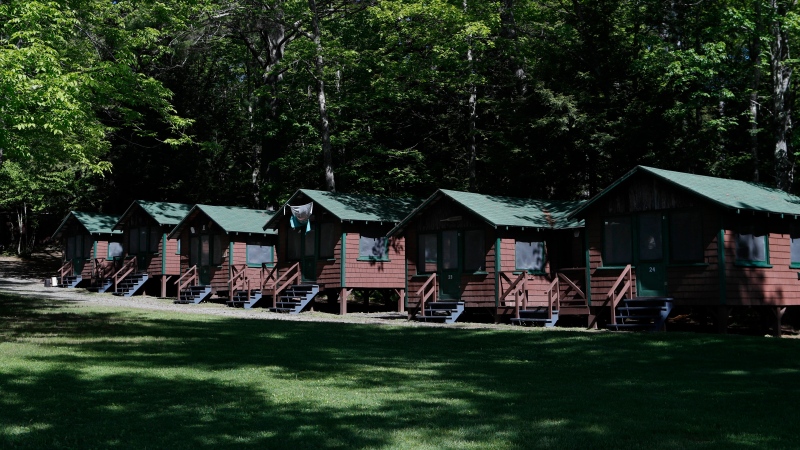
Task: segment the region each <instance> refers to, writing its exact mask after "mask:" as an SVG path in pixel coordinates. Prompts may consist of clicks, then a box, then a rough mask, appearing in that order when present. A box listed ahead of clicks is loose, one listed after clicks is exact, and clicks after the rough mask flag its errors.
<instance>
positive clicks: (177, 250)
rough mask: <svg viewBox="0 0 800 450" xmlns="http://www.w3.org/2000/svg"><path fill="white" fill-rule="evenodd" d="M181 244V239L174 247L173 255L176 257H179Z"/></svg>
mask: <svg viewBox="0 0 800 450" xmlns="http://www.w3.org/2000/svg"><path fill="white" fill-rule="evenodd" d="M181 242H183V239H181V238H178V242H177V245H176V247H175V254H176V255H180V254H181Z"/></svg>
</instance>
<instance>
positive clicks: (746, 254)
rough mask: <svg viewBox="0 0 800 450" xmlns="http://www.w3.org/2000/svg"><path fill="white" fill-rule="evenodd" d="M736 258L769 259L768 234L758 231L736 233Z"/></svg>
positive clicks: (742, 259)
mask: <svg viewBox="0 0 800 450" xmlns="http://www.w3.org/2000/svg"><path fill="white" fill-rule="evenodd" d="M736 259H737V260H738V261H761V262H765V261H766V260H767V246H766V236H765V235H763V234H761V235H760V236H759V235H758V234H756V233H752V232H750V233H746V234H743V233H740V234H737V235H736Z"/></svg>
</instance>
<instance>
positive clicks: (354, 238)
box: [325, 224, 406, 289]
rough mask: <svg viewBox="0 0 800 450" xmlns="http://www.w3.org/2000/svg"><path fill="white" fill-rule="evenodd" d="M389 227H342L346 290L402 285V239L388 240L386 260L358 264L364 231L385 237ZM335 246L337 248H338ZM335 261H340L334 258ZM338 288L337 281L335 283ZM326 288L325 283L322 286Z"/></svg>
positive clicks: (350, 225)
mask: <svg viewBox="0 0 800 450" xmlns="http://www.w3.org/2000/svg"><path fill="white" fill-rule="evenodd" d="M391 228H392V225H390V224H385V225H383V226H380V225H377V226H376V225H362V224H345V227H344V230H345V231H346V233H347V235H346V239H347V242H346V250H345V257H346V258H347V261H345V277H346V279H345V285H346V286H345V287H347V288H355V289H402V288H403V287H404V286H405V264H404V261H405V254H406V248H405V239H404V238H403V237H395V238H391V239H390V240H389V254H388V256H389V260H388V261H359V260H358V253H359V241H360V238H361V233H362V232H363V231H364V230H367V229H369V231H370V232H371V233H372V234H374V233H379V234H381V235H385V234H386V233H388V232H389V231H390V230H391ZM337 247H339V246H338V245H337ZM337 260H339V258H338V257H337ZM335 283H336V284H337V285H338V284H339V283H340V280H336V281H335ZM325 285H326V287H327V286H329V284H328V282H326V283H325Z"/></svg>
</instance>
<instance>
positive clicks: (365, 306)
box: [364, 289, 372, 312]
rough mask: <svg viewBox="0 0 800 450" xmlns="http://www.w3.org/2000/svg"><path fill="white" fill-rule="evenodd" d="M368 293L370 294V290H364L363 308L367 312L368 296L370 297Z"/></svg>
mask: <svg viewBox="0 0 800 450" xmlns="http://www.w3.org/2000/svg"><path fill="white" fill-rule="evenodd" d="M370 295H372V290H370V289H367V290H366V292H364V310H365V312H369V297H370Z"/></svg>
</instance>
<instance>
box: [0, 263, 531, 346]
mask: <svg viewBox="0 0 800 450" xmlns="http://www.w3.org/2000/svg"><path fill="white" fill-rule="evenodd" d="M57 267H58V260H57V259H56V260H53V257H52V255H37V257H36V258H33V259H30V260H20V259H19V258H14V257H0V292H8V293H13V294H16V295H20V296H25V297H36V298H47V299H53V300H61V301H65V302H77V303H82V304H87V305H97V306H107V307H125V308H139V309H147V310H153V311H175V312H181V313H184V314H207V315H209V314H210V315H216V316H225V317H233V318H240V319H257V320H289V321H298V322H329V323H368V324H375V325H394V326H409V327H447V328H471V329H512V327H511V326H510V325H504V324H503V325H501V324H486V323H468V322H464V323H455V324H449V325H444V324H432V323H421V322H415V321H408V320H407V318H408V316H407V314H406V313H399V312H391V311H389V312H387V311H384V312H376V313H348V314H346V315H344V316H340V315H337V314H329V313H323V312H303V313H300V314H296V315H288V314H279V313H273V312H270V311H268V310H267V309H266V308H254V309H239V308H230V307H228V306H226V305H224V304H219V303H201V304H198V305H195V304H188V305H185V304H175V303H173V301H172V300H171V299H162V298H157V297H150V296H146V295H136V296H134V297H127V298H126V297H117V296H115V295H112V294H97V293H93V292H89V291H87V290H86V289H80V288H79V289H63V288H56V287H44V282H43V279H44V278H45V277H46V276H52V274H54V273H56V271H57ZM513 329H517V330H521V329H522V328H520V327H513Z"/></svg>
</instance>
